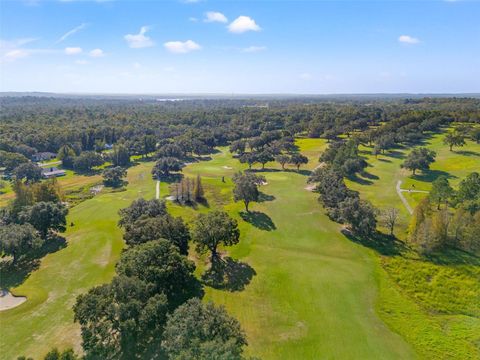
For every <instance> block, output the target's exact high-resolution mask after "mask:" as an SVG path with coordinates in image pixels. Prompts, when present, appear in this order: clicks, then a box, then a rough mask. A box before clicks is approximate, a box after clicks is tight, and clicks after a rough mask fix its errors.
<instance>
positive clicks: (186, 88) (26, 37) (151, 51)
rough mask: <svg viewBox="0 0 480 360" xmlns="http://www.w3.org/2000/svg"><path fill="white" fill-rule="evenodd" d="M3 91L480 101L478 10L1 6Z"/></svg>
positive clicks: (350, 5)
mask: <svg viewBox="0 0 480 360" xmlns="http://www.w3.org/2000/svg"><path fill="white" fill-rule="evenodd" d="M0 22H1V24H0V39H1V40H0V67H1V73H0V76H1V78H0V91H53V92H88V93H91V92H95V93H237V94H238V93H310V94H311V93H318V94H325V93H328V94H332V93H380V92H388V93H400V92H410V93H455V92H480V2H479V1H473V0H472V1H468V0H456V1H453V0H450V1H445V0H431V1H389V0H385V1H358V0H357V1H333V0H332V1H321V0H318V1H313V0H310V1H274V0H263V1H262V0H260V1H233V0H230V1H213V0H203V1H202V0H200V1H198V0H197V1H195V0H184V1H153V0H150V1H125V0H110V1H107V0H103V1H87V0H84V1H80V0H77V1H74V0H69V1H67V0H63V1H60V0H59V1H55V0H48V1H47V0H0Z"/></svg>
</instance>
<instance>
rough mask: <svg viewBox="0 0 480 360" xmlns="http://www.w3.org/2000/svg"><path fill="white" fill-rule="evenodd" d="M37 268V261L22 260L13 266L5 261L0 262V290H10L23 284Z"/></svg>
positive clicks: (38, 262) (38, 263) (38, 261)
mask: <svg viewBox="0 0 480 360" xmlns="http://www.w3.org/2000/svg"><path fill="white" fill-rule="evenodd" d="M39 266H40V260H39V259H27V258H22V259H20V260H18V261H17V262H16V263H15V264H14V263H13V262H12V261H9V260H7V259H2V260H0V288H1V289H10V288H14V287H17V286H19V285H21V284H23V282H24V281H25V280H26V279H27V278H28V277H29V276H30V274H31V273H32V272H33V271H35V270H37V269H38V267H39Z"/></svg>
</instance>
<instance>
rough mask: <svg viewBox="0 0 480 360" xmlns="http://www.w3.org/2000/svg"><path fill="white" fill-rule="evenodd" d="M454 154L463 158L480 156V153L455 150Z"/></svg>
mask: <svg viewBox="0 0 480 360" xmlns="http://www.w3.org/2000/svg"><path fill="white" fill-rule="evenodd" d="M454 153H455V154H459V155H463V156H480V153H478V152H476V151H470V150H455V151H454Z"/></svg>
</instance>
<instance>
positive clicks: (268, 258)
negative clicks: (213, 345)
mask: <svg viewBox="0 0 480 360" xmlns="http://www.w3.org/2000/svg"><path fill="white" fill-rule="evenodd" d="M299 145H300V147H301V149H302V150H303V149H305V150H306V151H305V153H306V154H307V155H309V157H310V163H309V165H308V166H307V168H309V169H313V168H314V167H315V166H316V165H317V164H318V162H317V159H318V156H319V154H320V151H321V150H322V149H324V148H325V146H326V145H325V142H324V141H323V140H318V139H302V140H300V141H299ZM243 168H245V166H243V165H241V164H239V162H238V160H236V159H234V158H232V156H231V154H229V153H228V151H227V150H226V149H221V153H219V154H216V155H214V156H213V160H211V161H208V162H198V163H195V164H192V165H190V166H188V167H187V168H186V169H185V170H184V173H185V174H186V175H187V176H191V177H194V176H196V175H197V174H200V175H201V176H202V179H203V183H204V185H205V188H206V191H207V196H208V200H209V207H210V208H217V207H218V208H223V209H225V210H227V211H228V212H229V213H230V214H231V215H232V216H234V217H235V218H236V219H237V220H238V222H239V225H240V229H241V234H242V235H241V241H240V243H239V244H238V245H236V246H234V247H232V248H229V249H225V251H226V252H228V254H229V255H230V256H232V257H233V258H235V259H237V260H238V261H241V262H243V263H245V264H248V266H250V267H251V268H252V269H253V271H254V272H255V275H254V276H253V278H252V279H251V281H250V282H249V283H248V284H246V285H245V289H244V290H242V291H228V290H218V289H213V288H210V287H206V297H205V299H206V300H212V301H214V302H215V303H217V304H223V305H225V307H226V308H227V309H228V311H229V312H230V313H232V314H233V315H234V316H235V317H236V318H238V319H239V320H240V322H241V324H242V327H243V328H244V329H245V330H246V333H247V337H248V341H249V347H248V353H249V354H251V355H256V356H260V357H261V358H262V359H318V358H326V359H328V358H330V359H354V358H355V359H408V358H413V357H414V354H413V352H412V351H411V349H410V347H409V345H408V344H407V343H406V342H405V341H403V339H402V338H401V337H400V336H398V335H396V334H395V333H393V332H392V331H391V330H389V328H387V327H386V326H385V325H384V324H383V323H382V321H381V320H380V319H379V317H378V316H377V315H376V313H375V310H374V309H375V304H376V301H377V296H378V291H377V288H378V281H379V279H378V271H379V269H380V267H379V265H378V263H377V262H376V260H375V257H374V255H373V254H372V252H371V251H370V250H368V249H365V248H363V247H361V246H359V245H356V244H353V243H352V242H350V241H348V240H347V239H346V238H345V237H344V236H343V235H342V234H341V233H340V231H339V230H340V228H339V226H338V225H337V224H335V223H333V222H331V221H330V220H329V219H328V218H327V217H326V216H325V214H324V212H323V210H322V208H321V205H320V204H319V203H318V201H317V194H314V193H311V192H309V191H307V190H305V189H304V188H305V186H306V180H307V177H306V175H305V173H297V172H296V171H292V170H291V169H289V170H288V171H280V169H279V166H278V165H276V164H273V163H272V164H267V168H268V169H267V170H266V171H263V172H261V174H262V175H264V176H265V177H266V179H267V182H268V184H267V185H264V186H262V187H261V191H262V192H263V193H264V194H265V196H264V198H265V199H266V200H265V201H263V202H260V203H255V204H252V205H251V211H252V212H253V213H254V214H255V215H254V216H253V218H254V220H253V221H254V222H255V224H252V223H249V222H246V221H245V220H243V219H242V217H241V216H240V213H241V212H243V204H241V203H237V204H235V203H233V202H232V195H231V191H232V188H233V184H232V182H231V179H230V177H231V176H232V175H233V174H234V172H235V171H238V169H243ZM255 168H258V166H255ZM222 176H224V177H225V183H223V182H222ZM170 208H171V211H172V212H173V213H174V214H176V215H183V216H184V217H185V218H187V219H190V220H191V219H192V218H193V217H194V216H195V215H196V214H195V211H194V210H192V209H191V208H185V207H180V206H177V205H173V204H171V205H170ZM199 210H200V211H206V208H205V207H203V206H202V207H201V208H200V209H199ZM255 220H258V221H255ZM265 224H267V225H265ZM267 229H268V230H267ZM196 260H197V262H198V265H199V275H200V273H201V272H202V271H203V270H204V269H205V268H207V267H208V266H209V265H208V263H207V262H206V261H205V258H204V257H200V258H197V259H196ZM245 281H246V282H248V280H245Z"/></svg>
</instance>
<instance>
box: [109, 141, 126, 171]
mask: <svg viewBox="0 0 480 360" xmlns="http://www.w3.org/2000/svg"><path fill="white" fill-rule="evenodd" d="M111 159H112V164H113V165H115V166H123V167H126V166H128V165H130V152H129V151H128V149H127V147H126V146H124V145H117V146H114V147H113V153H112V155H111Z"/></svg>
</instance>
